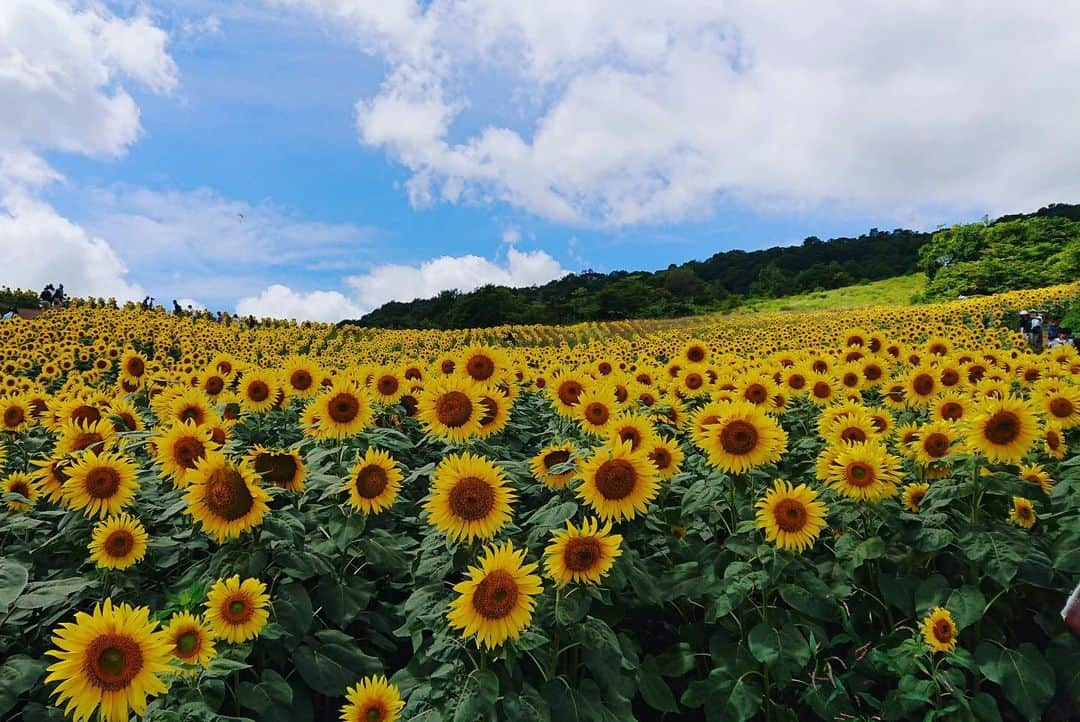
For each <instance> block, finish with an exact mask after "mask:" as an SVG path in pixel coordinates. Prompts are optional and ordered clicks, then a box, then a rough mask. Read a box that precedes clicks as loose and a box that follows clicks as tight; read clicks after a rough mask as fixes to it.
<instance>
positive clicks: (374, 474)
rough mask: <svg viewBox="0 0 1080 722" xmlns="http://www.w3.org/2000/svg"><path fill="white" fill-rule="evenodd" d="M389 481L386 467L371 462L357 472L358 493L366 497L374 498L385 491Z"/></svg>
mask: <svg viewBox="0 0 1080 722" xmlns="http://www.w3.org/2000/svg"><path fill="white" fill-rule="evenodd" d="M389 482H390V479H389V477H388V476H387V475H386V470H385V469H383V468H382V467H381V466H377V465H376V464H369V465H368V466H365V467H364V468H363V469H361V470H360V471H358V472H357V474H356V493H357V494H359V495H360V496H361V497H363V498H365V499H374V498H376V497H378V496H379V494H381V493H383V490H384V489H386V485H387V484H388V483H389Z"/></svg>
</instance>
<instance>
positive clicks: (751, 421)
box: [701, 402, 787, 474]
mask: <svg viewBox="0 0 1080 722" xmlns="http://www.w3.org/2000/svg"><path fill="white" fill-rule="evenodd" d="M705 437H706V438H705V439H703V443H702V444H701V446H702V448H703V450H704V451H705V453H706V454H707V455H708V457H709V463H710V464H712V465H713V466H715V467H717V468H719V469H721V470H722V471H725V472H727V473H729V474H741V473H743V472H745V471H749V470H750V469H752V468H754V467H755V466H761V465H762V464H768V463H772V462H775V461H779V460H780V457H781V456H783V454H784V452H785V451H786V450H787V432H785V431H784V430H783V429H782V428H780V424H779V423H777V421H776V420H775V419H773V418H772V417H770V416H768V415H766V414H765V412H764V411H763V410H762V409H760V408H759V407H757V406H754V405H753V404H749V403H745V402H738V403H733V404H730V405H729V406H727V407H726V408H725V409H724V410H723V413H722V415H721V417H720V419H719V421H717V423H715V424H709V425H708V426H706V427H705Z"/></svg>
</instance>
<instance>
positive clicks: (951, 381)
mask: <svg viewBox="0 0 1080 722" xmlns="http://www.w3.org/2000/svg"><path fill="white" fill-rule="evenodd" d="M959 382H960V374H959V373H958V372H957V371H956V370H955V369H945V370H944V371H942V372H941V385H942V386H956V384H958V383H959Z"/></svg>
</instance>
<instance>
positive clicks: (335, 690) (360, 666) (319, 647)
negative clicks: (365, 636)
mask: <svg viewBox="0 0 1080 722" xmlns="http://www.w3.org/2000/svg"><path fill="white" fill-rule="evenodd" d="M293 663H294V664H295V665H296V671H297V672H299V673H300V676H301V677H302V678H303V680H304V682H306V683H307V685H308V687H311V688H312V689H313V690H315V691H316V692H318V693H319V694H324V695H326V696H327V697H340V696H341V695H342V694H344V693H345V689H346V688H347V687H348V686H349V685H350V684H353V683H354V682H356V680H358V679H360V678H361V677H363V676H364V675H366V674H376V673H379V672H381V671H382V664H381V663H380V662H379V660H377V659H375V658H374V657H369V656H368V655H366V654H364V653H363V652H362V651H360V648H359V646H358V645H357V644H356V640H354V639H353V638H352V637H350V636H349V635H347V634H344V633H342V632H339V631H337V630H335V629H324V630H322V631H320V632H316V633H315V637H314V638H311V637H308V638H307V639H306V640H305V641H304V643H303V644H301V645H300V646H299V647H297V648H296V651H295V652H293Z"/></svg>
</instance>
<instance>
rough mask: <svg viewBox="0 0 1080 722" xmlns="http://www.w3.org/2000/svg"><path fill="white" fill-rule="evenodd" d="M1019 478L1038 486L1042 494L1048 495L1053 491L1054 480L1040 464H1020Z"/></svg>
mask: <svg viewBox="0 0 1080 722" xmlns="http://www.w3.org/2000/svg"><path fill="white" fill-rule="evenodd" d="M1020 478H1021V479H1023V480H1024V481H1028V482H1031V483H1032V484H1038V485H1039V488H1040V489H1042V490H1043V493H1044V494H1049V493H1050V492H1051V491H1053V489H1054V480H1053V479H1051V478H1050V474H1049V473H1047V471H1046V469H1044V468H1043V466H1042V464H1021V465H1020Z"/></svg>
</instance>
